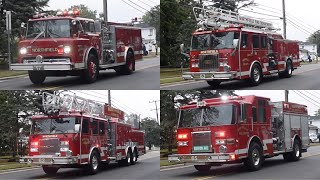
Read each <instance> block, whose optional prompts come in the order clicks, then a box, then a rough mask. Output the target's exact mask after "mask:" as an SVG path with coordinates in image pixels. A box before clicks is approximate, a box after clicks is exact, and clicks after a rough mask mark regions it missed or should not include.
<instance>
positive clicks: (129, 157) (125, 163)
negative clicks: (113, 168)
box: [119, 150, 132, 166]
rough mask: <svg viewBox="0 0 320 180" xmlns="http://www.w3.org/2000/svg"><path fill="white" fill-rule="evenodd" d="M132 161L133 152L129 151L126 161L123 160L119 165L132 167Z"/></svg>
mask: <svg viewBox="0 0 320 180" xmlns="http://www.w3.org/2000/svg"><path fill="white" fill-rule="evenodd" d="M131 159H132V152H131V150H128V152H127V157H126V159H122V160H121V161H119V165H120V166H130V165H131Z"/></svg>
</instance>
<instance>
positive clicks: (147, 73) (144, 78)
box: [0, 57, 160, 90]
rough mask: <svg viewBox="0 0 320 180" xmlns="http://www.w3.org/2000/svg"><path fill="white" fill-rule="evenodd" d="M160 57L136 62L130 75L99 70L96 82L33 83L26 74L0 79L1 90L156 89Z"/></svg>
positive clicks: (76, 79) (63, 79) (52, 79)
mask: <svg viewBox="0 0 320 180" xmlns="http://www.w3.org/2000/svg"><path fill="white" fill-rule="evenodd" d="M159 72H160V57H155V58H148V59H145V60H143V61H139V62H136V71H135V72H134V73H133V74H131V75H126V76H119V75H117V74H116V72H115V71H114V70H106V71H100V76H99V79H98V81H97V82H95V83H93V84H85V83H83V82H82V81H81V79H80V77H71V76H69V77H47V78H46V80H45V82H44V84H43V85H39V86H37V85H34V84H32V83H31V81H30V80H29V77H28V76H24V77H19V78H14V79H7V80H0V89H2V90H21V89H22V90H24V89H48V90H55V89H64V90H68V89H72V90H78V89H81V90H102V89H108V90H126V89H130V90H136V89H139V90H156V89H159V83H160V73H159Z"/></svg>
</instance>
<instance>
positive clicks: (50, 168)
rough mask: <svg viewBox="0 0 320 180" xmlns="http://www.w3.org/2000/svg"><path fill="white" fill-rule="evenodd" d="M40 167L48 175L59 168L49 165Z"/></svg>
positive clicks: (54, 172) (53, 173) (55, 172)
mask: <svg viewBox="0 0 320 180" xmlns="http://www.w3.org/2000/svg"><path fill="white" fill-rule="evenodd" d="M42 169H43V171H44V172H45V173H46V174H48V175H55V174H57V172H58V170H59V168H57V167H51V166H42Z"/></svg>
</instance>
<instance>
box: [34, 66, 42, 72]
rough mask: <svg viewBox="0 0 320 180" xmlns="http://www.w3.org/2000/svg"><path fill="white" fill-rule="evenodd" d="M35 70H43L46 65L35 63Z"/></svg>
mask: <svg viewBox="0 0 320 180" xmlns="http://www.w3.org/2000/svg"><path fill="white" fill-rule="evenodd" d="M33 70H34V71H43V70H44V66H43V65H34V66H33Z"/></svg>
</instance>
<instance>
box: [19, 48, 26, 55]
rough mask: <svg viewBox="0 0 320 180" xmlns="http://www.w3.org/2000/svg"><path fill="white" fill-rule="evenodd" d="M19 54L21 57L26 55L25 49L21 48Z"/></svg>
mask: <svg viewBox="0 0 320 180" xmlns="http://www.w3.org/2000/svg"><path fill="white" fill-rule="evenodd" d="M20 54H21V55H24V54H27V48H25V47H23V48H21V49H20Z"/></svg>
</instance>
